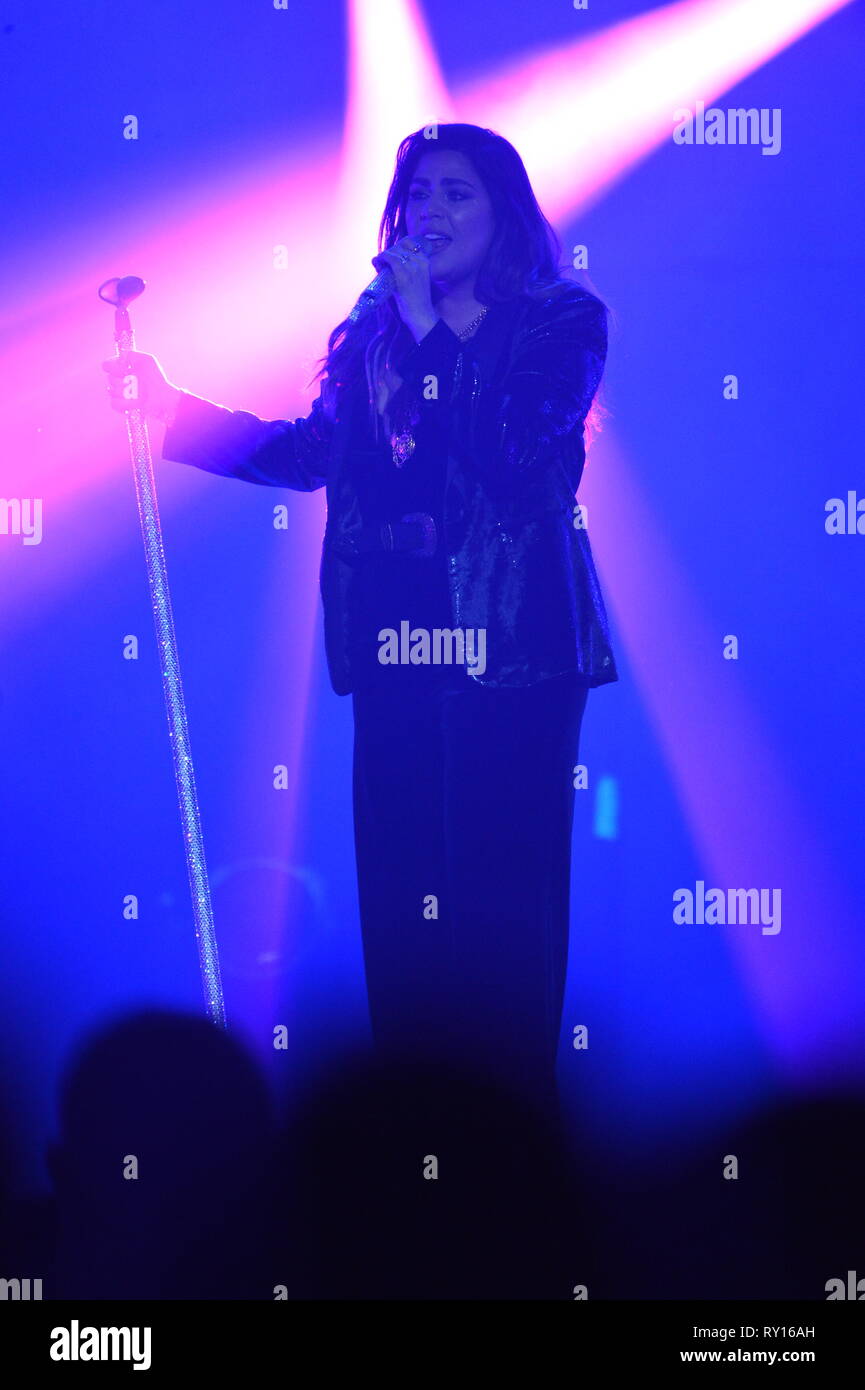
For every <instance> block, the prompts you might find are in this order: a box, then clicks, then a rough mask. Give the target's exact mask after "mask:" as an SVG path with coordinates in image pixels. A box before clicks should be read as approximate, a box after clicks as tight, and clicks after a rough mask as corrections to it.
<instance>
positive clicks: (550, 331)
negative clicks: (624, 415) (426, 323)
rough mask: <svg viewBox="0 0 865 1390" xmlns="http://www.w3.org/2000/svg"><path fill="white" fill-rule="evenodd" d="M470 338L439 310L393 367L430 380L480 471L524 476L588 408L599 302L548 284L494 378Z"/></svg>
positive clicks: (601, 324) (597, 366)
mask: <svg viewBox="0 0 865 1390" xmlns="http://www.w3.org/2000/svg"><path fill="white" fill-rule="evenodd" d="M472 347H473V342H472V340H471V339H470V340H469V341H468V342H467V343H461V342H460V340H459V338H458V337H457V336H456V334H455V333H453V332H452V331H451V329H450V328H449V327H448V326H447V324H446V323H445V322H444V320H443V319H439V321H438V323H437V324H436V325H435V326H434V327H433V328H431V329H430V331H429V333H427V335H426V337H425V338H422V339H421V341H420V342H419V343H417V344H416V345H415V347H414V348H413V349H412V350H411V351H410V352H409V353H408V354H407V355H406V357H405V358H404V359H403V360H402V361H401V362H400V363H399V364H398V365H397V370H398V372H399V373H400V376H402V378H403V380H406V381H411V382H413V383H415V384H419V383H421V382H422V381H423V379H424V377H426V376H429V375H431V374H432V375H434V376H435V377H436V378H437V379H438V393H439V397H438V399H439V406H440V408H441V409H442V410H443V411H444V412H446V414H447V416H448V419H447V421H446V426H447V428H448V430H449V433H450V438H451V440H452V443H453V446H454V448H455V449H456V450H457V451H458V452H461V453H462V454H463V455H464V456H466V462H467V463H468V464H469V465H470V466H471V467H472V468H474V469H475V470H476V471H477V472H478V473H479V474H481V475H482V476H483V475H489V476H490V477H492V476H493V475H494V476H495V478H496V479H497V480H498V481H499V483H505V484H507V482H509V481H510V482H514V483H516V482H517V481H519V480H521V479H526V480H527V479H529V478H530V477H531V476H533V475H536V474H537V473H538V472H539V471H540V470H542V469H543V468H544V466H545V464H546V463H547V461H548V460H549V459H550V457H551V455H552V453H553V451H554V446H555V442H556V441H557V440H558V439H559V438H560V437H561V436H563V435H566V434H568V433H570V431H571V430H574V429H577V428H580V427H581V426H582V424H583V421H584V420H585V418H586V415H587V414H588V411H589V408H590V406H591V404H592V400H593V398H594V395H595V392H596V391H597V389H598V385H599V383H600V380H601V376H602V374H603V370H604V363H605V361H606V356H607V311H606V308H605V306H604V305H603V304H602V303H601V301H600V300H599V299H596V298H595V296H594V295H590V294H588V293H587V292H586V291H585V290H583V289H581V288H580V287H579V286H577V285H571V284H569V285H568V286H567V287H566V288H565V289H564V290H553V291H551V292H550V294H549V295H548V296H547V297H546V298H544V299H543V300H539V301H538V302H537V303H535V304H532V305H531V306H530V308H529V310H528V312H527V313H526V315H525V318H524V319H523V322H522V324H521V325H520V327H519V328H518V330H517V332H516V335H515V339H514V343H513V345H512V347H511V350H510V354H509V357H508V360H507V367H506V370H505V373H504V376H503V377H502V378H501V379H500V380H497V381H496V382H495V383H493V382H491V381H489V380H485V379H484V373H483V369H482V367H481V366H480V364H479V362H478V361H477V359H476V358H475V356H474V354H473V351H472Z"/></svg>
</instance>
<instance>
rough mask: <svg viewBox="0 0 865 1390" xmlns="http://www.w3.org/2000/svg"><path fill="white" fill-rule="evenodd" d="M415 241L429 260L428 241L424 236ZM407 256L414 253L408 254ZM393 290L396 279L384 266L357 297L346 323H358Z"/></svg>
mask: <svg viewBox="0 0 865 1390" xmlns="http://www.w3.org/2000/svg"><path fill="white" fill-rule="evenodd" d="M417 240H418V241H419V242H420V247H421V251H422V252H423V254H424V255H425V256H426V257H427V258H429V257H430V256H431V255H432V246H431V245H430V243H429V241H428V240H427V238H426V237H424V236H419V237H418V238H417ZM387 250H389V251H392V250H393V247H392V246H389V247H388V248H387ZM409 254H414V253H411V252H410V253H409ZM373 265H375V259H373ZM395 289H396V277H395V276H394V273H393V271H392V270H391V268H390V266H389V265H388V266H385V268H384V270H380V271H379V273H378V275H377V276H376V277H375V279H374V280H370V282H369V284H368V285H367V287H366V289H365V290H363V291H362V292H361V294H360V295H359V297H358V301H357V303H356V304H355V306H354V308H353V309H352V311H351V313H350V314H349V316H348V322H349V323H358V322H359V321H360V320H361V319H362V318H365V317H366V315H367V314H368V313H370V312H371V311H372V310H373V309H375V308H376V307H377V306H378V305H379V304H383V303H384V301H385V300H386V299H389V298H390V296H391V295H392V294H393V292H394V290H395Z"/></svg>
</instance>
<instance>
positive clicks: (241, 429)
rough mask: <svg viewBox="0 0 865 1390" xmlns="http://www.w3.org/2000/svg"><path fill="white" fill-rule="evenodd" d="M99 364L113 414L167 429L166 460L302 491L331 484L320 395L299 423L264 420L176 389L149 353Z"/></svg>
mask: <svg viewBox="0 0 865 1390" xmlns="http://www.w3.org/2000/svg"><path fill="white" fill-rule="evenodd" d="M102 365H103V367H104V369H105V371H106V372H107V373H108V377H109V386H108V389H109V393H110V396H111V404H112V406H113V408H114V409H115V410H118V411H124V410H129V409H130V407H132V406H136V407H137V408H138V409H140V410H141V411H142V412H143V414H144V415H147V416H151V417H153V418H154V419H157V420H162V421H164V422H165V424H166V425H167V429H166V432H165V439H164V441H163V445H162V457H163V458H165V459H169V460H171V461H173V462H175V463H188V464H192V465H193V466H194V467H195V468H203V469H206V470H207V471H208V472H209V473H218V474H221V475H222V476H223V477H228V478H241V479H243V480H244V481H245V482H250V483H264V484H266V485H267V486H270V487H291V488H296V489H297V490H299V491H301V492H313V491H314V490H315V489H316V488H319V487H322V486H323V485H324V483H325V482H326V479H327V471H328V462H329V458H330V449H331V442H332V434H333V426H332V422H331V419H330V418H329V416H328V415H326V413H325V410H324V407H323V404H322V398H321V395H319V396H318V397H317V399H316V400H315V401H314V402H313V404H312V409H311V410H310V413H309V415H306V416H301V417H300V418H299V419H297V420H260V419H259V418H258V416H257V415H252V414H251V413H250V412H249V411H246V410H228V409H227V408H226V407H225V406H223V405H216V404H214V402H213V401H208V400H204V399H203V398H202V397H201V396H195V395H193V394H192V392H191V391H184V390H181V388H180V387H177V386H174V385H173V384H172V383H171V382H170V381H169V380H168V378H167V377H166V375H165V372H164V371H163V370H162V367H161V366H160V364H159V362H158V361H157V359H156V358H155V357H152V356H151V355H150V354H149V353H146V352H126V353H124V354H122V356H120V357H112V358H109V359H108V361H106V362H103V364H102Z"/></svg>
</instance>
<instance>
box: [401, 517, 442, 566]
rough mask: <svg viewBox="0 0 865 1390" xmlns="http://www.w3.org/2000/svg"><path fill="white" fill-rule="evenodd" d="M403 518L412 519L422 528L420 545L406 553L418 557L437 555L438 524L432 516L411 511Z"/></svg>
mask: <svg viewBox="0 0 865 1390" xmlns="http://www.w3.org/2000/svg"><path fill="white" fill-rule="evenodd" d="M402 520H403V521H412V522H414V523H415V524H416V525H419V526H420V528H421V542H420V545H419V546H416V547H415V548H414V549H412V550H408V551H406V552H405V553H406V554H407V555H415V556H418V557H422V556H425V555H435V552H436V546H437V545H438V535H437V533H436V524H435V522H434V521H433V519H432V517H431V516H430V515H429V513H428V512H409V513H408V514H407V515H406V516H404V517H403V518H402Z"/></svg>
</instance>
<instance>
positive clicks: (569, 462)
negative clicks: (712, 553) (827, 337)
mask: <svg viewBox="0 0 865 1390" xmlns="http://www.w3.org/2000/svg"><path fill="white" fill-rule="evenodd" d="M606 353H607V330H606V310H605V308H604V306H603V305H602V304H601V302H600V301H599V300H598V299H596V298H595V297H594V296H593V295H591V294H589V293H588V292H587V291H585V290H583V289H582V288H581V287H579V286H577V285H575V284H573V283H571V282H568V281H562V282H561V283H560V284H559V285H558V286H555V287H553V288H552V289H547V290H545V291H543V292H541V293H537V292H536V293H535V294H521V295H518V296H516V297H515V298H513V299H511V300H508V301H507V302H506V303H503V304H495V305H491V306H490V308H489V310H488V312H487V315H486V318H485V319H484V320H483V322H482V324H481V327H480V329H479V330H478V332H477V333H476V334H475V336H474V337H473V338H470V339H469V340H468V341H466V342H461V341H460V339H459V338H458V337H457V336H456V334H455V333H453V332H452V331H451V329H450V328H449V327H448V326H447V324H446V323H445V322H444V321H443V320H441V319H440V320H439V321H438V322H437V323H436V325H435V326H434V327H433V328H432V329H431V330H430V331H429V333H427V335H426V337H424V338H423V339H422V340H421V342H420V343H418V344H416V345H413V346H412V347H411V349H410V350H409V351H408V352H407V353H406V355H405V356H404V357H403V358H402V359H401V360H399V361H398V362H397V364H396V369H397V371H398V373H399V375H400V376H401V377H402V379H403V381H405V382H406V390H407V391H408V392H410V393H414V397H415V400H416V404H417V409H418V410H420V411H423V410H435V411H437V412H439V420H438V423H439V424H440V425H441V426H442V427H443V428H444V432H445V438H446V439H447V440H448V441H449V443H448V448H447V459H446V473H445V485H444V510H443V523H444V536H443V537H442V538H440V542H439V543H440V544H444V546H445V547H446V563H447V571H448V584H449V589H450V598H451V608H452V613H451V618H452V623H453V626H454V627H455V628H462V629H463V630H464V631H465V630H467V629H469V628H474V629H479V628H483V629H485V630H486V669H485V671H484V672H483V675H482V676H478V675H473V676H469V675H468V672H467V678H470V679H473V680H477V681H479V683H481V684H483V685H489V686H525V685H531V684H534V683H535V682H536V681H540V680H544V679H546V678H548V677H550V676H554V675H558V674H560V673H564V672H567V671H576V672H578V673H579V674H580V675H581V676H582V677H583V678H584V680H585V682H586V684H587V685H589V686H598V685H604V684H606V683H608V682H610V681H615V680H617V679H618V674H617V671H616V665H615V659H614V656H613V653H612V650H611V648H610V641H609V633H608V625H607V617H606V613H605V609H604V602H603V597H602V594H601V590H600V586H599V584H598V578H597V574H596V572H595V566H594V562H593V559H592V552H591V547H590V545H589V538H588V535H587V533H586V530H585V528H584V527H582V526H580V525H579V521H580V514H579V511H578V509H576V503H575V497H576V492H577V488H578V486H579V483H580V478H581V476H582V471H583V465H584V462H585V448H584V421H585V418H586V414H587V412H588V410H589V407H590V405H591V403H592V399H593V397H594V395H595V392H596V390H597V387H598V383H599V381H600V378H601V374H602V372H603V369H604V363H605V360H606ZM364 411H368V403H367V398H366V393H365V391H363V392H362V393H360V394H358V393H352V392H348V391H346V392H344V393H342V396H341V399H340V401H339V402H338V404H337V408H336V411H335V413H334V414H333V415H330V414H328V412H327V411H326V410H325V408H324V405H323V401H322V396H321V395H319V396H318V397H317V399H316V400H315V401H314V402H313V405H312V408H311V411H310V413H309V414H308V415H307V416H305V417H301V418H299V419H297V420H293V421H291V420H261V419H259V418H258V417H257V416H256V415H253V414H251V413H250V412H248V411H244V410H228V409H226V408H225V407H224V406H221V405H216V404H214V403H213V402H212V401H207V400H203V399H202V398H201V397H198V396H194V395H192V394H191V393H189V392H184V393H183V396H182V397H181V399H180V402H179V406H178V410H177V414H176V416H175V420H174V423H173V424H172V425H170V426H169V427H168V428H167V430H166V433H165V440H164V443H163V450H162V453H163V457H164V458H166V459H170V460H173V461H175V462H179V463H186V464H192V465H193V466H195V467H198V468H204V469H206V470H208V471H209V472H212V473H218V474H221V475H223V476H228V477H233V478H240V479H243V480H245V481H247V482H253V483H261V484H265V485H269V486H271V487H290V488H295V489H298V490H300V491H306V492H311V491H314V490H315V489H317V488H320V487H326V488H327V524H326V527H325V534H324V543H323V548H322V561H321V572H320V580H321V593H322V599H323V604H324V626H325V646H326V650H327V660H328V669H329V672H330V679H331V683H332V685H333V688H334V690H335V691H336V693H337V694H339V695H343V694H348V693H349V692H350V691H351V690H352V688H353V677H352V670H351V661H350V656H349V651H350V631H349V620H350V619H349V615H350V613H351V611H352V606H351V598H352V592H351V591H352V585H353V583H354V582H355V580H356V575H357V569H356V565H355V563H353V557H354V555H355V549H356V544H357V536H358V533H359V528H360V526H361V518H360V515H359V508H358V501H357V495H356V490H355V488H354V486H353V483H352V479H351V469H350V467H349V466H348V460H349V459H350V456H351V450H352V444H353V441H355V447H357V441H358V439H359V437H360V432H361V428H362V427H363V428H364V429H366V428H368V427H367V424H366V421H365V420H364V419H363V417H362V415H361V414H360V413H359V412H364ZM442 417H443V418H442Z"/></svg>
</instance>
